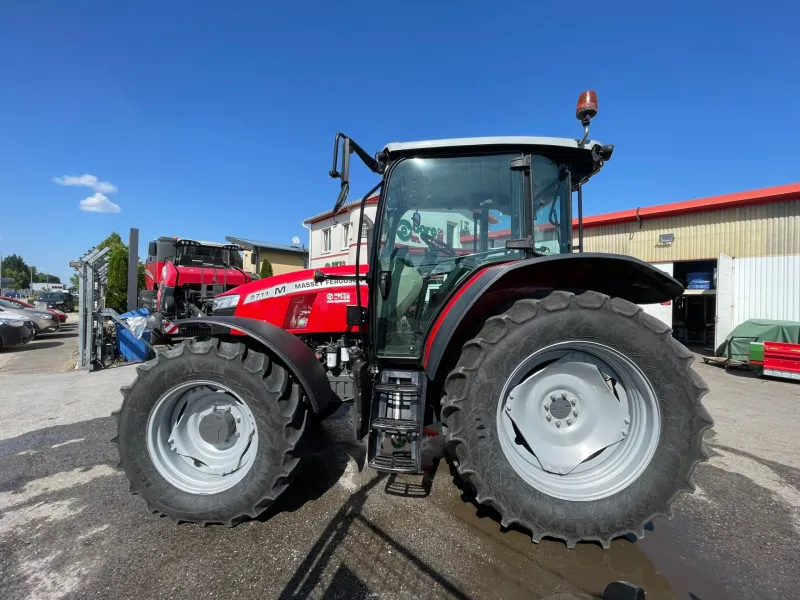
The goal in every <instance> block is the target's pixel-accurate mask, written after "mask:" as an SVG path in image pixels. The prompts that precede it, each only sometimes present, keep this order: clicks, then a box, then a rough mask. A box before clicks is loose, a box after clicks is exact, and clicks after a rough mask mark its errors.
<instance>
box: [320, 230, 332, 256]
mask: <svg viewBox="0 0 800 600" xmlns="http://www.w3.org/2000/svg"><path fill="white" fill-rule="evenodd" d="M322 251H323V252H330V251H331V230H330V227H329V228H328V229H323V230H322Z"/></svg>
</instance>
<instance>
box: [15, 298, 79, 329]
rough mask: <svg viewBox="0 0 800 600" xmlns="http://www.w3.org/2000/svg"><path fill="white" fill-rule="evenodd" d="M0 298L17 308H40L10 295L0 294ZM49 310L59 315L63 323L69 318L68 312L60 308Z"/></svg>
mask: <svg viewBox="0 0 800 600" xmlns="http://www.w3.org/2000/svg"><path fill="white" fill-rule="evenodd" d="M0 300H5V301H6V302H10V303H11V304H13V305H14V307H15V308H32V309H34V310H38V309H37V308H36V307H35V306H34V305H33V304H28V303H27V302H25V301H24V300H17V299H16V298H10V297H8V296H0ZM49 312H51V313H53V314H54V315H55V316H56V317H58V320H59V322H61V323H63V322H64V321H66V320H67V313H65V312H61V311H60V310H56V309H55V308H51V309H49Z"/></svg>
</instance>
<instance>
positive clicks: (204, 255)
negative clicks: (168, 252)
mask: <svg viewBox="0 0 800 600" xmlns="http://www.w3.org/2000/svg"><path fill="white" fill-rule="evenodd" d="M175 256H176V258H177V259H178V260H177V261H176V262H179V263H186V264H188V261H187V259H188V260H190V261H193V262H197V263H198V264H202V265H207V266H211V265H213V266H218V267H221V266H223V265H228V266H230V267H237V268H241V267H242V257H241V256H240V254H239V252H237V251H236V250H230V249H228V248H221V247H218V246H189V245H187V246H178V247H177V248H176V252H175ZM181 258H183V259H184V260H183V261H181V260H180V259H181Z"/></svg>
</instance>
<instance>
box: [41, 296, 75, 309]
mask: <svg viewBox="0 0 800 600" xmlns="http://www.w3.org/2000/svg"><path fill="white" fill-rule="evenodd" d="M38 301H39V302H47V308H55V309H58V310H63V311H64V312H72V311H73V310H75V298H74V297H73V296H72V294H70V293H69V292H42V293H41V294H39V299H38Z"/></svg>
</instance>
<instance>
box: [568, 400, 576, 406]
mask: <svg viewBox="0 0 800 600" xmlns="http://www.w3.org/2000/svg"><path fill="white" fill-rule="evenodd" d="M569 403H570V404H572V406H575V405H576V404H577V402H575V400H570V401H569Z"/></svg>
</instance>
